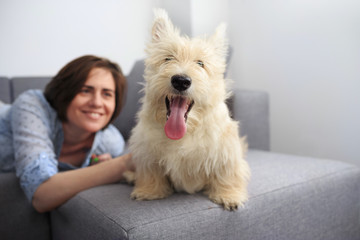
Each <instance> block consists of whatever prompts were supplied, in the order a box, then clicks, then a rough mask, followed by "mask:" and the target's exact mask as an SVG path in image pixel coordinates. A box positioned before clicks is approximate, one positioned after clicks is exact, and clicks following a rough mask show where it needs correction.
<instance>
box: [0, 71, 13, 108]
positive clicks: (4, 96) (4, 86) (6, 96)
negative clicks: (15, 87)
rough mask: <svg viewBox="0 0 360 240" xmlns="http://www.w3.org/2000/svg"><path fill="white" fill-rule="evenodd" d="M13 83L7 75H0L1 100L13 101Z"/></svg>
mask: <svg viewBox="0 0 360 240" xmlns="http://www.w3.org/2000/svg"><path fill="white" fill-rule="evenodd" d="M10 88H11V85H10V80H9V79H8V78H6V77H0V101H3V102H4V103H11V90H10Z"/></svg>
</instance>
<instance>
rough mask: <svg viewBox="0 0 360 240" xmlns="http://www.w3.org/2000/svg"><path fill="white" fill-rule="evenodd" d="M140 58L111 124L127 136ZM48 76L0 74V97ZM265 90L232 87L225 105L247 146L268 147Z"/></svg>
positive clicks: (14, 94) (132, 122)
mask: <svg viewBox="0 0 360 240" xmlns="http://www.w3.org/2000/svg"><path fill="white" fill-rule="evenodd" d="M144 69H145V65H144V61H143V60H139V61H137V62H136V63H135V64H134V67H133V68H132V70H131V72H130V73H129V75H128V76H127V80H128V91H127V96H126V102H125V106H124V108H123V110H122V112H121V113H120V115H119V117H118V118H117V119H116V120H115V121H114V122H113V124H114V125H115V126H116V127H117V128H118V129H119V130H120V132H121V134H122V135H123V136H124V138H125V140H127V139H128V138H129V136H130V133H131V129H132V128H133V127H134V126H135V123H136V113H137V112H138V110H139V108H140V103H139V99H140V98H141V97H142V95H143V94H142V92H141V91H140V90H141V89H142V85H141V83H143V82H144V77H143V74H144ZM50 80H51V77H21V78H20V77H17V78H12V79H8V78H4V77H0V100H1V101H4V102H5V103H11V102H12V101H13V100H14V99H15V98H16V97H17V96H18V95H19V94H20V93H21V92H23V91H25V90H27V89H44V88H45V86H46V84H47V83H48V82H49V81H50ZM268 102H269V100H268V94H267V93H265V92H260V91H246V90H239V89H234V96H233V97H232V98H231V99H229V101H228V106H229V109H230V111H231V114H232V116H233V117H234V119H236V120H238V121H240V126H241V134H242V135H247V137H248V142H249V147H250V148H256V149H261V150H269V149H270V131H269V103H268Z"/></svg>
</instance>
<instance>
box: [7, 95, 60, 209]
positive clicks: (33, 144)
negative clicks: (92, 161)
mask: <svg viewBox="0 0 360 240" xmlns="http://www.w3.org/2000/svg"><path fill="white" fill-rule="evenodd" d="M51 110H52V109H50V106H49V105H48V103H47V102H46V101H44V100H42V99H41V98H39V97H38V96H36V94H35V92H30V91H28V92H26V93H25V94H22V95H20V96H19V98H18V99H17V100H16V101H15V102H14V104H13V106H12V112H11V127H12V131H13V146H14V150H15V154H14V155H15V156H14V157H15V168H16V175H17V177H18V178H19V179H20V185H21V188H22V189H23V190H24V192H25V195H26V197H27V199H28V200H29V201H30V202H31V201H32V197H33V195H34V193H35V191H36V189H37V188H38V187H39V185H40V184H41V183H42V182H44V181H45V180H47V179H49V178H50V177H51V176H53V175H54V174H56V173H57V172H58V169H57V160H56V154H55V152H54V144H53V141H52V138H53V137H52V135H53V134H54V133H55V132H56V131H53V130H54V129H53V122H54V119H53V117H52V115H51V113H50V112H51ZM52 111H53V110H52Z"/></svg>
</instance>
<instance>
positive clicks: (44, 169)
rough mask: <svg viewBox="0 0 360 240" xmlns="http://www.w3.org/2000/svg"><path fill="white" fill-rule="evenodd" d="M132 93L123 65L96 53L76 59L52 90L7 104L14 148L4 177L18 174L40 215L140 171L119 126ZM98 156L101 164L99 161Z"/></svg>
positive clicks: (3, 164) (4, 159) (2, 118)
mask: <svg viewBox="0 0 360 240" xmlns="http://www.w3.org/2000/svg"><path fill="white" fill-rule="evenodd" d="M125 92H126V79H125V77H124V75H123V74H122V72H121V69H120V67H119V66H118V65H117V64H115V63H113V62H111V61H109V60H107V59H104V58H99V57H96V56H91V55H88V56H83V57H80V58H77V59H75V60H73V61H71V62H70V63H68V64H67V65H66V66H65V67H63V68H62V69H61V70H60V71H59V73H58V74H57V75H56V76H55V77H54V78H53V79H52V80H51V81H50V83H49V84H48V85H47V86H46V88H45V91H44V93H42V92H41V91H40V90H28V91H26V92H24V93H23V94H21V95H20V96H19V97H18V99H17V100H16V101H15V102H14V104H13V105H6V106H3V107H2V109H1V111H0V113H1V114H0V124H2V123H8V124H9V125H10V126H9V127H8V128H6V129H10V130H9V133H8V134H1V136H0V137H1V138H6V139H5V140H6V141H8V142H9V144H12V145H13V148H6V149H5V152H4V151H2V149H0V151H1V152H2V153H4V154H1V156H0V172H4V171H16V173H17V176H18V177H19V178H20V184H21V187H22V188H23V190H24V192H25V194H26V196H27V197H28V199H29V201H31V202H32V204H33V206H34V207H35V209H36V210H37V211H39V212H45V211H50V210H52V209H54V208H56V207H58V206H59V205H61V204H63V203H64V202H66V201H67V200H68V199H70V198H71V197H73V196H74V195H75V194H77V193H78V192H80V191H82V190H85V189H87V188H90V187H94V186H98V185H102V184H107V183H112V182H116V181H119V180H121V178H122V173H123V172H124V171H126V170H127V169H131V170H134V166H133V165H132V163H131V155H130V154H126V155H121V154H122V152H123V150H124V145H125V144H124V139H123V137H122V135H121V134H120V133H119V131H118V130H117V129H116V128H115V127H114V126H112V125H111V122H112V121H113V120H114V119H115V118H116V117H117V116H118V115H119V113H120V111H121V108H122V106H123V99H124V95H125ZM4 129H5V128H4ZM92 156H93V158H96V159H97V161H94V162H92V164H91V162H90V161H91V157H92ZM94 156H95V157H94ZM107 160H109V161H107ZM96 163H101V164H96ZM89 165H94V166H91V167H88V166H89ZM66 170H73V171H66ZM89 179H91V181H89Z"/></svg>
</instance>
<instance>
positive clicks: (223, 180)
mask: <svg viewBox="0 0 360 240" xmlns="http://www.w3.org/2000/svg"><path fill="white" fill-rule="evenodd" d="M155 15H156V16H155V21H154V23H153V27H152V39H151V41H150V43H149V44H148V45H147V48H146V53H147V59H146V60H145V65H146V68H145V75H144V77H145V86H144V92H145V96H144V97H143V98H142V100H141V101H142V107H141V110H140V111H139V113H138V123H137V125H136V127H135V128H134V129H133V131H132V135H131V137H130V150H131V152H132V154H133V160H134V162H135V164H136V182H135V188H134V190H133V192H132V193H131V197H132V198H133V199H137V200H152V199H159V198H165V197H167V196H169V195H170V194H171V193H172V192H173V190H174V189H175V190H176V191H186V192H188V193H195V192H198V191H201V190H204V193H205V194H207V195H208V196H209V198H210V199H211V200H212V201H214V202H215V203H218V204H221V205H223V206H224V208H225V209H227V210H234V209H237V206H238V205H243V203H244V202H245V201H246V200H247V198H248V195H247V184H248V179H249V176H250V170H249V167H248V164H247V162H246V161H245V160H244V157H245V151H246V143H245V141H243V140H242V139H240V138H239V133H238V132H239V131H238V123H237V122H235V121H234V120H232V119H231V117H230V114H229V110H228V108H227V105H226V104H225V100H226V98H227V97H228V95H229V94H227V92H226V84H225V80H224V71H225V61H226V53H227V42H226V40H225V38H224V35H225V25H220V26H219V27H218V28H217V30H216V33H215V34H214V35H213V36H212V37H210V38H208V39H200V38H194V39H189V38H188V37H186V36H181V35H180V33H179V31H178V30H177V29H175V28H174V26H173V25H172V23H171V21H170V20H169V18H168V16H167V13H166V12H165V11H164V10H157V11H155Z"/></svg>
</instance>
